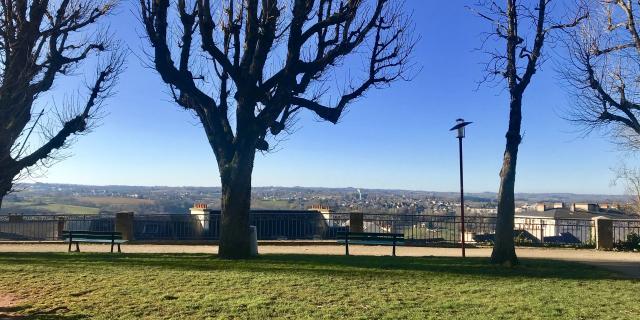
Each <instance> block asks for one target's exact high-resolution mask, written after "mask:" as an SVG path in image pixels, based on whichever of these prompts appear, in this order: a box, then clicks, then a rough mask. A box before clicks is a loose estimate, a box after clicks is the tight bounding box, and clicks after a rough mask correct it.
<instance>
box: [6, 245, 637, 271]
mask: <svg viewBox="0 0 640 320" xmlns="http://www.w3.org/2000/svg"><path fill="white" fill-rule="evenodd" d="M80 249H81V250H82V251H84V252H108V251H109V246H108V245H92V244H81V245H80ZM66 251H67V245H65V244H49V243H47V244H40V243H27V244H0V252H66ZM122 251H123V252H125V253H126V252H132V253H217V252H218V247H217V246H213V245H212V246H207V245H159V244H153V245H151V244H125V245H123V246H122ZM259 251H260V253H290V254H333V255H341V254H344V246H340V245H307V244H305V245H282V244H280V245H261V246H260V248H259ZM350 253H351V254H353V255H390V254H391V248H390V247H384V246H356V245H352V246H350ZM517 254H518V257H520V258H539V259H553V260H565V261H574V262H581V263H586V264H591V265H595V266H599V267H603V268H607V269H610V270H613V271H616V272H619V273H621V274H624V275H626V276H629V277H633V278H638V279H640V253H634V252H603V251H596V250H586V249H582V250H576V249H549V248H518V249H517ZM397 255H399V256H451V257H454V256H460V249H456V248H427V247H398V249H397ZM490 255H491V249H490V248H473V249H467V256H469V257H489V256H490Z"/></svg>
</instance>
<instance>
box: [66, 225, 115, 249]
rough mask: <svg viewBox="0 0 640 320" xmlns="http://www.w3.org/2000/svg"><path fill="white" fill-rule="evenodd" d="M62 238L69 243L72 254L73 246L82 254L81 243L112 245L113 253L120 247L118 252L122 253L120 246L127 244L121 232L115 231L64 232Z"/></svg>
mask: <svg viewBox="0 0 640 320" xmlns="http://www.w3.org/2000/svg"><path fill="white" fill-rule="evenodd" d="M62 238H63V240H64V242H68V243H69V251H68V252H71V245H72V244H74V243H75V244H76V252H80V246H79V245H78V244H79V243H80V242H84V243H110V244H111V252H113V247H114V246H116V245H117V246H118V252H122V251H120V244H122V243H125V242H127V240H124V239H122V233H121V232H113V231H88V230H64V231H62Z"/></svg>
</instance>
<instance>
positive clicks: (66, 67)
mask: <svg viewBox="0 0 640 320" xmlns="http://www.w3.org/2000/svg"><path fill="white" fill-rule="evenodd" d="M114 5H115V3H114V2H111V1H109V2H99V1H90V0H84V1H83V0H60V1H51V3H50V1H47V0H0V205H2V198H3V197H4V196H5V195H6V194H7V193H9V192H10V191H11V190H12V188H13V184H14V183H15V181H16V179H17V178H18V177H20V176H21V173H24V172H25V171H28V170H30V169H31V170H32V169H33V168H34V167H35V166H39V165H45V166H46V165H50V164H51V163H52V161H54V160H55V159H57V157H56V155H59V153H58V152H57V151H59V150H60V149H63V148H65V147H67V146H68V145H69V143H70V141H71V139H70V138H71V137H72V136H73V135H77V134H80V133H85V132H87V130H88V129H90V126H91V123H92V121H91V120H92V119H93V118H94V117H95V116H96V115H97V111H98V109H99V107H100V105H101V103H102V101H103V100H104V98H106V97H107V96H109V95H110V93H111V92H112V91H111V89H112V87H113V85H114V84H115V81H116V79H117V76H118V74H119V73H120V71H121V69H122V66H123V59H124V57H123V54H122V53H121V52H120V51H118V50H115V48H112V44H111V43H110V42H109V41H108V38H107V35H106V34H104V33H100V30H99V29H96V28H95V25H96V23H97V21H98V20H100V19H101V18H102V17H104V16H105V15H107V14H108V13H109V12H111V10H112V8H113V6H114ZM108 50H111V54H110V55H109V56H108V57H106V58H103V59H100V58H98V59H97V61H93V63H94V64H95V65H96V70H97V71H96V77H95V81H94V82H93V83H92V84H90V85H88V90H89V93H88V97H87V98H86V102H85V103H79V98H76V99H74V100H72V101H71V103H70V104H68V105H66V106H65V107H63V108H62V109H57V110H54V111H51V112H45V109H44V108H43V104H40V105H39V107H38V108H36V107H37V106H38V101H42V100H43V99H42V97H43V95H46V93H47V92H49V91H50V90H51V88H52V86H53V85H54V83H55V82H56V79H58V78H60V77H61V76H65V75H69V74H70V73H72V72H73V71H74V69H76V68H77V67H78V66H79V64H80V63H82V62H83V61H85V60H87V59H90V58H91V57H92V56H95V55H94V53H96V52H102V51H108ZM74 104H75V105H74ZM40 108H43V109H42V111H40V110H39V109H40ZM47 119H48V120H47ZM36 128H39V129H38V130H35V129H36ZM37 132H39V133H41V134H40V139H35V138H34V134H33V133H37ZM36 136H37V134H36ZM27 173H28V172H27Z"/></svg>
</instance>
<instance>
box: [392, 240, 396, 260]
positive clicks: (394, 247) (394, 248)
mask: <svg viewBox="0 0 640 320" xmlns="http://www.w3.org/2000/svg"><path fill="white" fill-rule="evenodd" d="M392 254H393V256H394V257H395V256H396V244H395V243H394V244H393V253H392Z"/></svg>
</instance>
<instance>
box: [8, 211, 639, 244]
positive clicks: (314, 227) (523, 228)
mask: <svg viewBox="0 0 640 320" xmlns="http://www.w3.org/2000/svg"><path fill="white" fill-rule="evenodd" d="M123 217H124V218H123ZM122 219H126V220H127V221H122ZM465 220H466V221H465V227H466V230H467V233H466V234H465V240H466V241H467V242H474V241H475V242H481V243H491V242H492V240H493V234H494V233H495V217H491V216H488V217H487V216H470V217H465ZM531 220H533V221H526V222H525V223H516V225H515V230H514V237H515V238H516V240H517V242H518V244H520V245H570V246H578V247H580V246H593V245H594V243H595V224H594V222H593V221H592V220H584V219H556V220H554V221H553V223H550V222H548V221H543V220H536V219H531ZM250 223H251V225H255V226H256V227H257V232H258V239H259V240H285V239H286V240H303V239H304V240H332V239H337V234H338V232H344V231H346V230H347V228H350V229H351V230H352V231H354V232H357V231H362V232H375V233H402V234H404V237H405V239H406V242H407V244H410V245H430V244H438V243H444V244H447V243H449V244H455V243H458V242H460V240H461V238H462V235H461V234H460V229H461V228H460V227H461V222H460V219H459V217H457V216H440V215H393V214H361V213H360V214H358V213H356V214H353V213H332V214H321V213H319V212H316V211H266V212H252V213H251V216H250ZM612 225H613V241H614V242H617V241H621V240H624V239H626V237H627V235H628V234H631V233H636V234H640V220H613V221H612ZM123 228H124V229H128V230H122V229H123ZM117 229H118V230H117ZM219 229H220V215H219V214H198V215H196V214H184V215H169V214H167V215H163V214H160V215H135V214H130V215H122V216H120V215H114V214H106V215H105V214H100V215H2V216H0V240H4V241H7V240H9V241H55V240H61V239H62V231H64V230H88V231H120V232H123V234H124V235H125V237H126V238H128V239H134V240H140V241H163V240H174V241H175V240H178V241H179V240H217V239H218V237H219Z"/></svg>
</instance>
